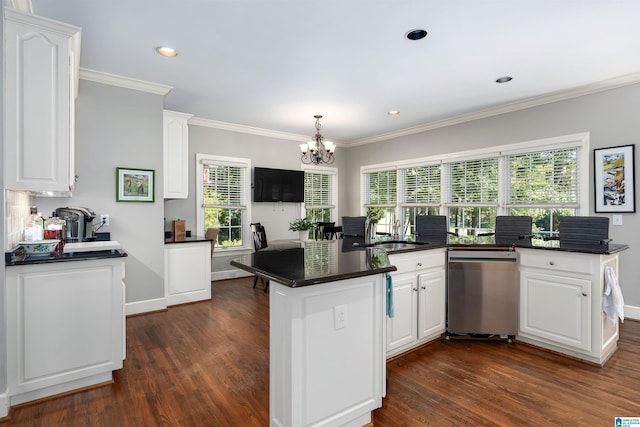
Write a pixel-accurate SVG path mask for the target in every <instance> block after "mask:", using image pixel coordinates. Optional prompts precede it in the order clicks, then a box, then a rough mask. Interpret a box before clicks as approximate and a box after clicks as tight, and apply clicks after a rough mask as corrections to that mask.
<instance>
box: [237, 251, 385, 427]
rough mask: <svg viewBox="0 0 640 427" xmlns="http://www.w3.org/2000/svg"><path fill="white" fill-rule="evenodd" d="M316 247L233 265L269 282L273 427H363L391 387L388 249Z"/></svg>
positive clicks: (255, 256) (262, 254) (265, 255)
mask: <svg viewBox="0 0 640 427" xmlns="http://www.w3.org/2000/svg"><path fill="white" fill-rule="evenodd" d="M343 243H344V241H342V240H325V241H310V242H305V243H302V244H301V246H302V247H300V248H291V249H283V250H263V251H259V252H257V253H254V254H251V255H247V256H245V257H243V258H240V259H237V260H234V261H232V263H231V264H232V265H234V266H236V267H238V268H241V269H244V270H246V271H249V272H251V273H254V274H257V275H259V276H261V277H263V278H265V279H267V280H270V282H271V283H270V285H269V303H270V316H269V320H270V336H269V340H270V343H269V357H270V369H269V388H270V390H269V391H270V392H269V397H270V404H269V408H270V411H269V414H270V420H271V421H270V424H271V425H272V426H286V427H297V426H308V425H314V426H334V425H336V426H337V425H340V426H363V425H366V424H368V423H370V422H371V411H373V410H374V409H376V408H379V407H380V406H382V397H383V395H384V392H385V390H384V387H385V374H384V373H385V347H384V342H385V338H384V331H385V327H384V322H385V307H386V298H385V296H386V276H385V275H386V273H388V272H390V271H393V270H395V267H393V266H391V265H390V264H389V261H388V258H387V256H386V252H385V251H384V250H383V249H375V248H359V247H358V248H356V249H355V250H354V249H353V248H352V247H348V246H345V247H344V250H343Z"/></svg>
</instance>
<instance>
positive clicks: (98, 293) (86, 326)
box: [6, 258, 125, 405]
mask: <svg viewBox="0 0 640 427" xmlns="http://www.w3.org/2000/svg"><path fill="white" fill-rule="evenodd" d="M123 279H124V262H123V261H122V258H109V259H100V260H86V261H73V262H56V263H43V264H36V265H23V266H10V267H7V269H6V286H7V288H6V289H7V293H6V297H7V299H6V313H7V392H8V395H9V399H10V404H11V405H16V404H20V403H24V402H28V401H31V400H35V399H40V398H43V397H47V396H51V395H54V394H59V393H64V392H67V391H70V390H74V389H78V388H82V387H87V386H90V385H94V384H99V383H103V382H108V381H111V380H112V371H113V370H116V369H120V368H122V360H123V358H124V354H125V344H124V343H125V334H124V325H125V318H124V282H123Z"/></svg>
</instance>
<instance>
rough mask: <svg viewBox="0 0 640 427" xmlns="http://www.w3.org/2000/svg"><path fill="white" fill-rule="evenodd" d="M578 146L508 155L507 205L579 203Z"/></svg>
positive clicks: (566, 205) (575, 204)
mask: <svg viewBox="0 0 640 427" xmlns="http://www.w3.org/2000/svg"><path fill="white" fill-rule="evenodd" d="M577 155H578V149H577V148H576V147H573V148H564V149H559V150H545V151H538V152H531V153H524V154H517V155H511V156H508V157H507V164H508V166H509V171H510V172H509V173H508V174H505V177H506V178H507V179H509V182H508V185H506V186H505V187H506V188H507V190H508V192H507V198H506V205H507V207H509V206H540V205H545V206H563V207H577V206H578V182H579V177H578V160H577Z"/></svg>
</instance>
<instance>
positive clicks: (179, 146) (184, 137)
mask: <svg viewBox="0 0 640 427" xmlns="http://www.w3.org/2000/svg"><path fill="white" fill-rule="evenodd" d="M191 117H193V114H186V113H179V112H177V111H170V110H164V117H163V135H164V136H163V158H164V198H165V199H186V198H187V197H188V196H189V126H188V122H189V119H190V118H191Z"/></svg>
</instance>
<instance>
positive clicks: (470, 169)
mask: <svg viewBox="0 0 640 427" xmlns="http://www.w3.org/2000/svg"><path fill="white" fill-rule="evenodd" d="M448 170H449V179H448V185H447V187H446V197H445V200H446V203H447V204H448V205H485V206H497V204H498V158H497V157H490V158H484V159H477V160H466V161H461V162H453V163H449V164H448Z"/></svg>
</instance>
